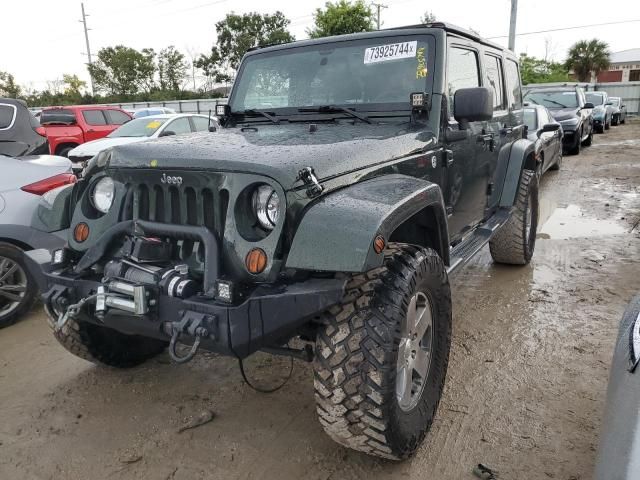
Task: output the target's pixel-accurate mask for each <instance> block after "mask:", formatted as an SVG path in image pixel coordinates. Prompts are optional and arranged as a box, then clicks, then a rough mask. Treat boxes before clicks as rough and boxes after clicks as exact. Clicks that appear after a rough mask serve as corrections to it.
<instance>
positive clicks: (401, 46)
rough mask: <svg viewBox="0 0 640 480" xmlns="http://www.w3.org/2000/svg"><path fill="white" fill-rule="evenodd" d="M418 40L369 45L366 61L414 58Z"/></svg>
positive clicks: (365, 53) (367, 62) (375, 61)
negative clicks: (376, 45)
mask: <svg viewBox="0 0 640 480" xmlns="http://www.w3.org/2000/svg"><path fill="white" fill-rule="evenodd" d="M417 46H418V42H417V41H413V42H402V43H391V44H389V45H380V46H378V47H369V48H367V49H366V50H365V51H364V63H365V65H367V64H369V63H378V62H388V61H389V60H398V59H399V58H413V57H415V56H416V49H417Z"/></svg>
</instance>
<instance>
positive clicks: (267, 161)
mask: <svg viewBox="0 0 640 480" xmlns="http://www.w3.org/2000/svg"><path fill="white" fill-rule="evenodd" d="M434 143H435V139H434V137H433V134H432V133H431V132H429V131H426V127H425V125H410V124H409V123H408V122H405V123H403V124H399V123H394V124H373V125H369V124H360V123H358V124H351V123H349V124H345V123H329V124H328V123H318V124H317V130H316V131H314V132H310V127H309V124H308V123H300V124H297V123H296V124H283V125H263V124H260V125H251V126H250V127H246V126H245V127H244V128H229V129H219V130H218V131H217V132H214V133H211V132H201V133H196V134H192V135H181V136H175V137H173V136H172V137H164V138H161V139H158V140H153V141H148V142H144V143H139V144H131V145H122V146H118V147H115V148H114V149H113V150H112V151H111V159H110V161H109V165H108V167H107V168H108V169H117V168H136V167H138V168H149V167H154V168H157V169H158V171H161V170H212V171H235V172H245V173H254V174H258V175H265V176H268V177H271V178H273V179H274V180H276V181H278V182H279V183H280V184H281V185H282V186H283V188H285V189H287V190H288V189H290V188H292V187H294V186H297V185H294V184H295V183H296V177H297V175H298V172H299V171H300V170H301V169H302V168H304V167H312V168H313V169H314V171H315V174H316V176H317V177H318V179H319V180H323V179H326V178H328V177H334V176H339V175H341V174H345V173H347V172H351V171H354V170H358V169H361V168H365V167H367V166H370V165H372V164H376V163H382V162H386V161H389V160H393V159H398V158H402V157H406V156H408V155H412V154H416V153H419V152H421V151H423V149H426V148H430V147H432V146H433V144H434Z"/></svg>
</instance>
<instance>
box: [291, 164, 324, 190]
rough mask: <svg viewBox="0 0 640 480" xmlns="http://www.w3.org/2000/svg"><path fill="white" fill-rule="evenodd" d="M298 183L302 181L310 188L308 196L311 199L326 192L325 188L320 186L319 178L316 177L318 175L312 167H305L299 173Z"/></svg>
mask: <svg viewBox="0 0 640 480" xmlns="http://www.w3.org/2000/svg"><path fill="white" fill-rule="evenodd" d="M297 181H302V183H304V184H305V185H307V186H308V187H309V188H307V196H308V197H309V198H313V197H317V196H318V195H320V194H321V193H322V191H323V190H324V187H323V186H322V185H320V182H319V181H318V177H316V174H315V173H314V171H313V168H311V167H304V168H303V169H302V170H300V171H299V172H298V177H297V178H296V182H297Z"/></svg>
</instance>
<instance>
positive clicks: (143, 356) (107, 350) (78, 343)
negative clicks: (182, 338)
mask: <svg viewBox="0 0 640 480" xmlns="http://www.w3.org/2000/svg"><path fill="white" fill-rule="evenodd" d="M48 322H49V326H50V327H51V328H52V329H53V326H54V321H53V320H52V319H51V318H50V317H48ZM53 335H54V336H55V338H56V340H58V342H59V343H60V345H62V346H63V347H64V348H65V349H67V350H68V351H69V352H71V353H73V354H74V355H75V356H76V357H80V358H82V359H84V360H87V361H89V362H91V363H95V364H97V365H104V366H108V367H114V368H131V367H135V366H136V365H140V364H141V363H144V362H145V361H147V360H149V359H151V358H153V357H155V356H156V355H158V354H160V353H162V351H163V350H164V349H165V348H166V346H167V343H166V342H163V341H161V340H157V339H155V338H147V337H141V336H138V335H125V334H124V333H120V332H117V331H116V330H113V329H111V328H107V327H101V326H99V325H94V324H92V323H88V322H81V321H76V320H73V319H69V320H68V321H67V323H66V324H65V325H64V326H63V327H62V329H60V330H59V331H56V330H54V331H53Z"/></svg>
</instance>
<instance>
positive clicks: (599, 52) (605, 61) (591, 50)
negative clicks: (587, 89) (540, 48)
mask: <svg viewBox="0 0 640 480" xmlns="http://www.w3.org/2000/svg"><path fill="white" fill-rule="evenodd" d="M566 65H567V68H568V69H570V70H573V72H574V73H575V74H576V76H577V77H578V80H579V81H581V82H588V81H590V80H591V74H592V73H594V74H595V75H598V74H599V73H600V72H601V71H603V70H605V69H607V68H608V67H609V45H607V43H606V42H601V41H600V40H597V39H595V38H594V39H593V40H588V41H587V40H580V41H579V42H577V43H575V44H574V45H573V46H572V47H571V48H570V49H569V55H568V57H567V61H566Z"/></svg>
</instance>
